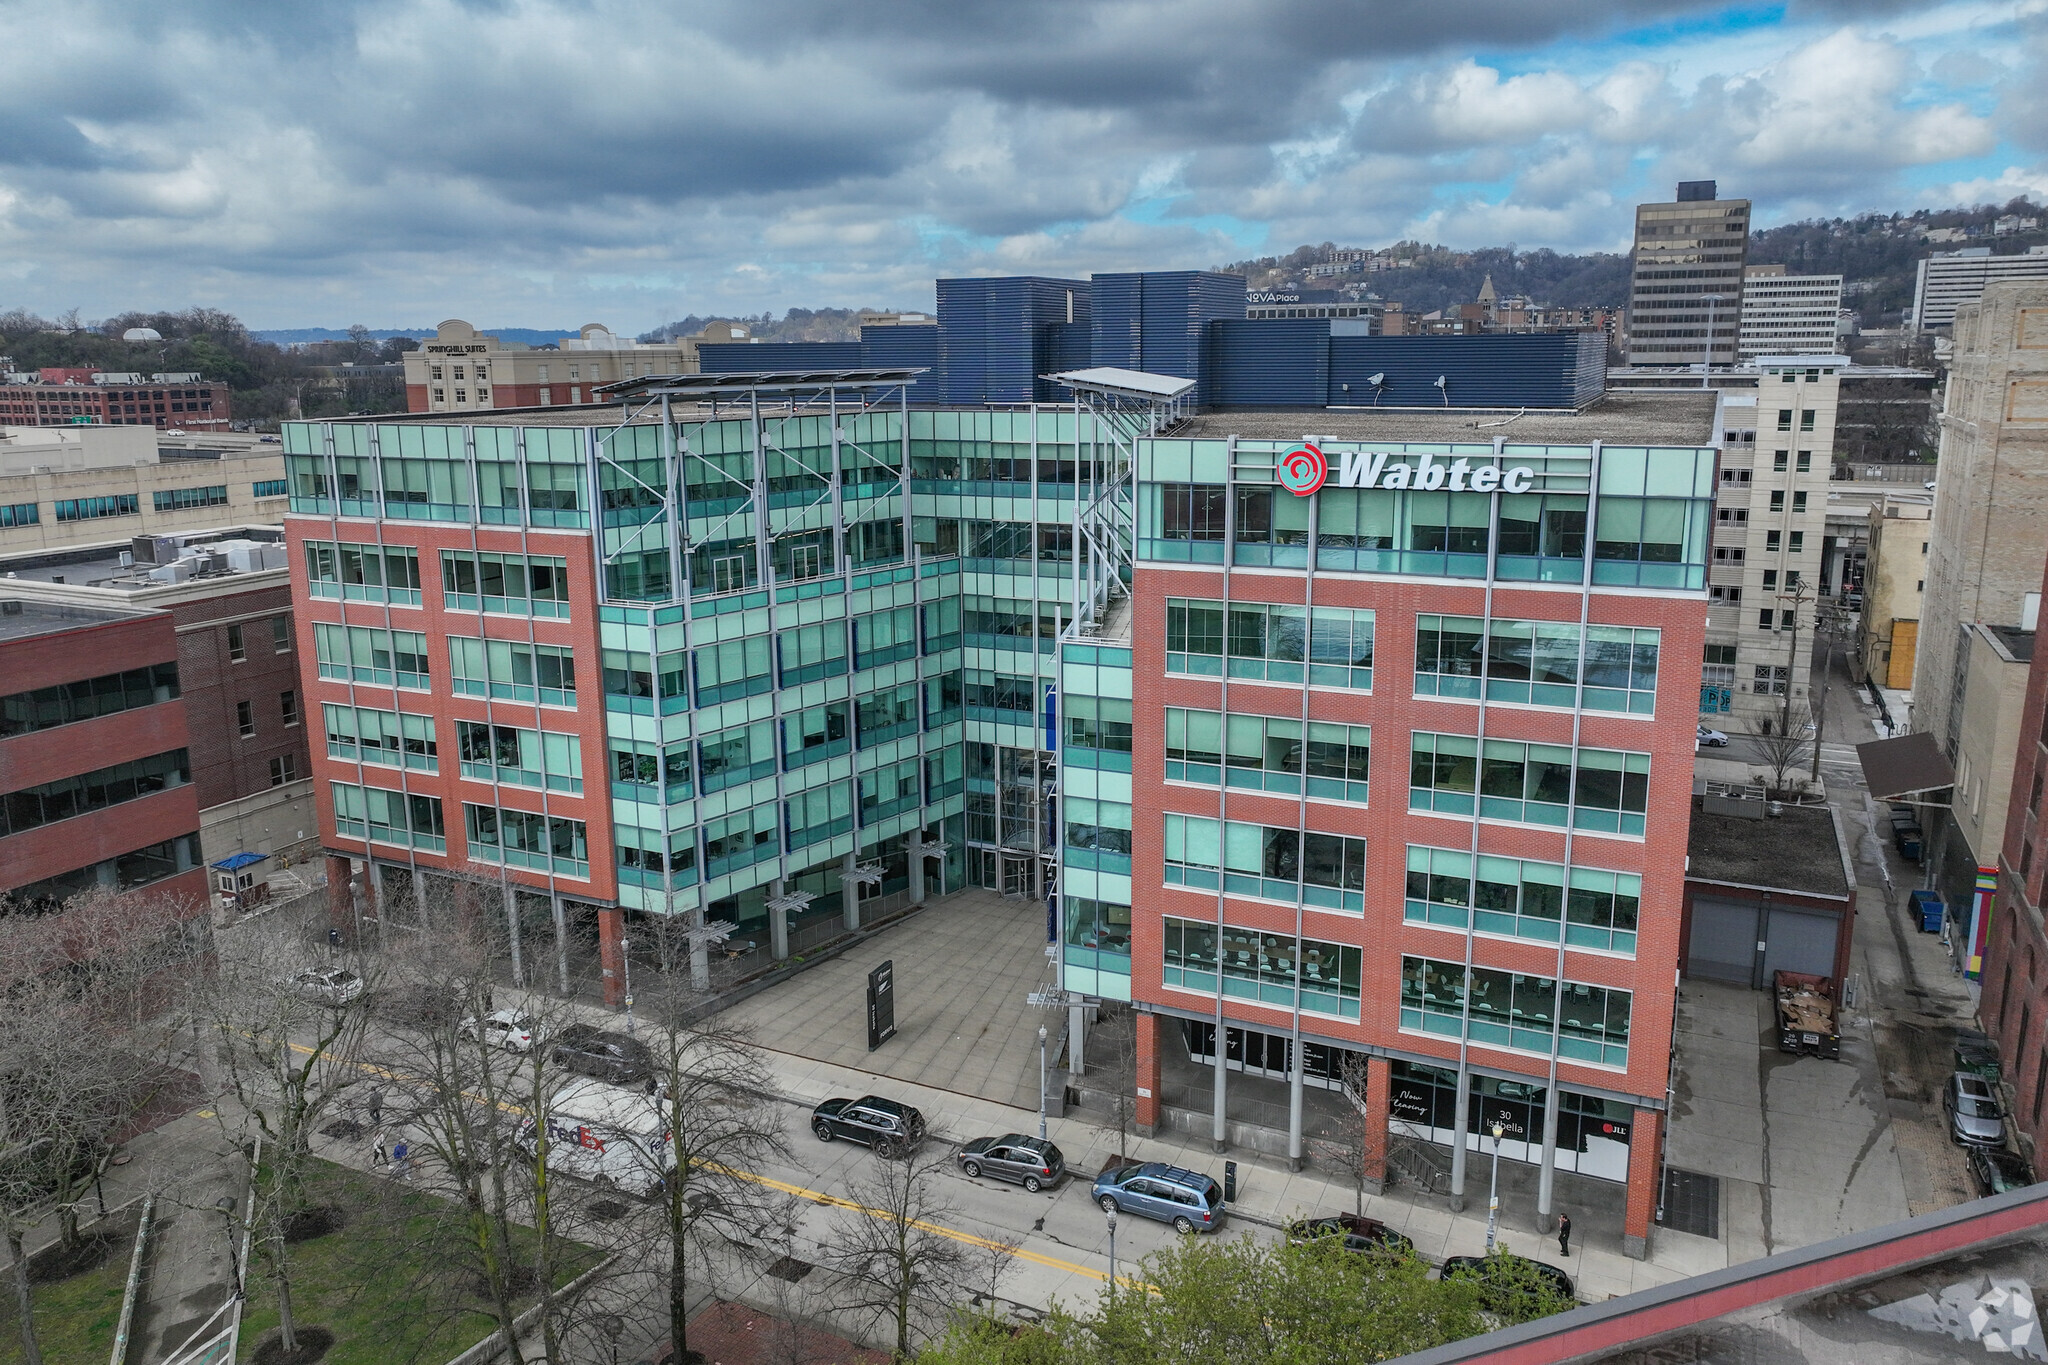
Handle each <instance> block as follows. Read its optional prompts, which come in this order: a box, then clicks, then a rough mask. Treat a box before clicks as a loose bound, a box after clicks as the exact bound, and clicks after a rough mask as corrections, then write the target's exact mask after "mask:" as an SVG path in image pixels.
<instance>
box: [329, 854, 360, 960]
mask: <svg viewBox="0 0 2048 1365" xmlns="http://www.w3.org/2000/svg"><path fill="white" fill-rule="evenodd" d="M355 878H356V865H355V860H354V859H352V858H349V857H346V856H344V855H342V854H339V853H330V854H328V855H327V926H328V928H330V929H338V930H340V931H341V941H342V942H343V943H354V942H355V941H356V881H355Z"/></svg>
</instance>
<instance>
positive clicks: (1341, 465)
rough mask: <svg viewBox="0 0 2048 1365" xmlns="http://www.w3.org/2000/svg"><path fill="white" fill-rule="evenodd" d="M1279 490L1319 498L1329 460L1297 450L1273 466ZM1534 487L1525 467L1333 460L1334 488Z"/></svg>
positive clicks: (1436, 460)
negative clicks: (1504, 467) (1316, 495)
mask: <svg viewBox="0 0 2048 1365" xmlns="http://www.w3.org/2000/svg"><path fill="white" fill-rule="evenodd" d="M1273 472H1274V475H1275V476H1276V477H1277V478H1278V479H1279V482H1280V486H1281V487H1282V488H1285V489H1286V490H1287V491H1288V492H1290V493H1292V494H1294V495H1295V496H1296V497H1298V498H1305V497H1308V496H1309V495H1310V494H1313V493H1316V492H1320V491H1321V489H1322V487H1323V485H1324V484H1325V483H1327V482H1328V481H1329V478H1330V461H1329V457H1327V456H1326V455H1324V454H1323V452H1322V450H1321V449H1320V448H1318V447H1316V446H1314V445H1309V444H1306V443H1304V444H1302V445H1299V446H1296V447H1295V448H1294V449H1293V450H1290V451H1288V452H1287V453H1286V454H1285V455H1282V456H1281V457H1280V462H1279V463H1278V464H1277V465H1276V466H1274V470H1273ZM1535 484H1536V471H1535V470H1534V469H1532V468H1530V467H1529V466H1528V465H1510V466H1509V467H1508V468H1506V469H1503V468H1501V467H1500V466H1499V465H1491V464H1480V465H1475V464H1473V463H1472V462H1471V461H1470V460H1467V459H1466V458H1464V457H1463V456H1459V457H1458V458H1456V459H1452V460H1446V459H1444V458H1443V457H1442V456H1440V455H1435V454H1431V453H1429V452H1427V451H1425V452H1423V453H1422V454H1420V455H1417V456H1416V457H1415V463H1414V464H1410V463H1408V461H1407V460H1405V459H1403V460H1397V459H1395V458H1394V457H1393V456H1392V455H1389V454H1388V453H1387V452H1386V451H1383V450H1379V451H1366V450H1346V451H1342V452H1340V453H1339V454H1338V456H1337V487H1339V488H1412V489H1417V490H1420V491H1423V492H1435V491H1436V490H1438V489H1444V490H1447V491H1449V492H1452V493H1495V492H1499V493H1527V492H1528V491H1529V490H1530V489H1531V488H1533V487H1535Z"/></svg>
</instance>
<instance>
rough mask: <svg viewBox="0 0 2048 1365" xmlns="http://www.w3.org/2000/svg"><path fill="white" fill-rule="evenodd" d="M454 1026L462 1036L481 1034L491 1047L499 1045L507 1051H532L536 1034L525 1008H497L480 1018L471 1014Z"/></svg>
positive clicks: (470, 1036)
mask: <svg viewBox="0 0 2048 1365" xmlns="http://www.w3.org/2000/svg"><path fill="white" fill-rule="evenodd" d="M455 1028H456V1032H458V1033H460V1034H461V1035H462V1036H463V1037H464V1038H475V1037H478V1036H479V1035H481V1036H482V1038H483V1040H484V1041H485V1042H486V1043H489V1044H490V1045H491V1046H492V1047H501V1048H504V1049H505V1051H507V1052H530V1051H532V1050H533V1044H534V1039H535V1037H536V1036H537V1035H536V1034H535V1032H534V1023H533V1018H532V1016H530V1015H528V1014H527V1012H526V1011H525V1010H498V1011H496V1012H494V1013H491V1014H487V1015H485V1016H484V1017H483V1018H482V1019H478V1018H476V1017H475V1016H474V1015H472V1016H471V1017H469V1018H467V1019H465V1020H463V1021H462V1022H461V1023H460V1024H457V1025H456V1026H455Z"/></svg>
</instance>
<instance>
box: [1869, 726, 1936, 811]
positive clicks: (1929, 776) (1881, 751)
mask: <svg viewBox="0 0 2048 1365" xmlns="http://www.w3.org/2000/svg"><path fill="white" fill-rule="evenodd" d="M1856 761H1857V762H1858V763H1861V764H1862V765H1863V784H1864V785H1865V786H1866V787H1868V788H1870V794H1871V796H1873V797H1875V798H1876V799H1877V800H1879V801H1893V800H1897V799H1898V798H1900V797H1906V796H1912V795H1914V794H1915V793H1916V792H1929V791H1939V790H1940V789H1942V788H1943V787H1953V786H1954V785H1955V784H1956V773H1955V769H1954V768H1951V767H1950V766H1949V762H1948V759H1947V758H1946V757H1944V756H1943V755H1942V752H1941V746H1940V745H1938V744H1936V743H1935V742H1934V736H1933V735H1930V734H1928V733H1927V732H1926V731H1925V730H1919V731H1915V732H1914V733H1912V734H1910V735H1900V736H1899V737H1898V738H1897V739H1874V740H1872V741H1870V743H1868V744H1859V745H1857V746H1856Z"/></svg>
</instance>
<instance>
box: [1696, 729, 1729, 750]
mask: <svg viewBox="0 0 2048 1365" xmlns="http://www.w3.org/2000/svg"><path fill="white" fill-rule="evenodd" d="M1697 738H1698V741H1699V747H1700V748H1702V749H1725V748H1727V747H1728V736H1726V735H1724V734H1722V733H1721V732H1720V731H1719V730H1716V729H1714V728H1713V727H1712V726H1708V725H1702V726H1700V727H1699V734H1698V736H1697Z"/></svg>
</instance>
